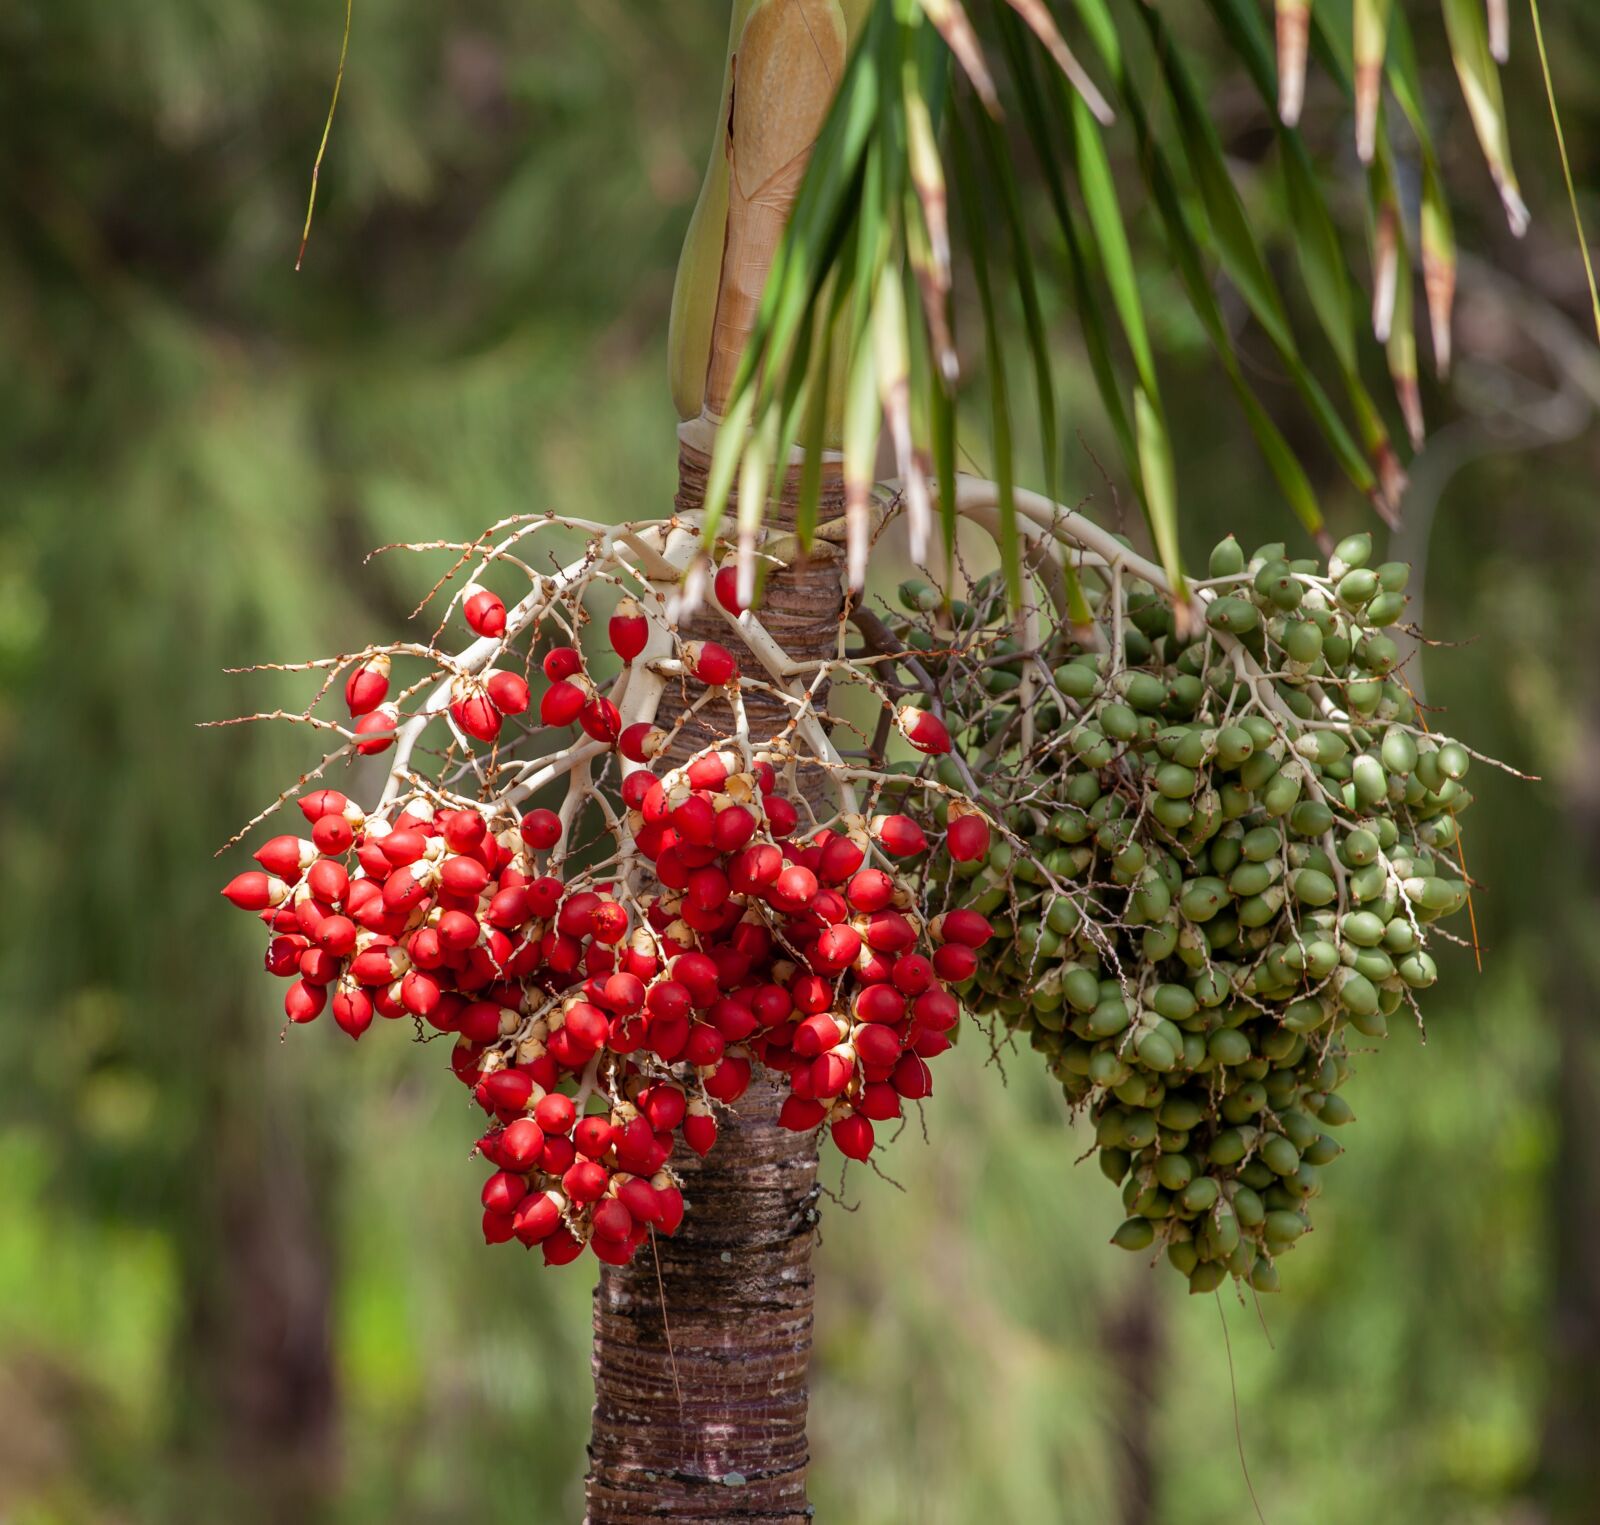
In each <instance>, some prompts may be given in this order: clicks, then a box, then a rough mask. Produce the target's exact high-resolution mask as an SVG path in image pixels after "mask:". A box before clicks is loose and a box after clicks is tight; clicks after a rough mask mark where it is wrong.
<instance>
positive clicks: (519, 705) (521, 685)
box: [483, 668, 532, 715]
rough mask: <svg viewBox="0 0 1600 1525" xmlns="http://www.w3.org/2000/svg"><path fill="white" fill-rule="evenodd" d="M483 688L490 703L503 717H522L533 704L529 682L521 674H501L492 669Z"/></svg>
mask: <svg viewBox="0 0 1600 1525" xmlns="http://www.w3.org/2000/svg"><path fill="white" fill-rule="evenodd" d="M483 686H484V689H485V690H486V692H487V693H488V695H489V702H490V703H491V704H492V705H494V707H495V708H496V709H497V710H499V711H500V713H501V714H502V715H521V714H523V713H524V712H525V711H526V710H527V708H528V705H529V704H530V703H531V702H532V694H531V693H530V692H529V689H528V680H527V679H526V678H524V677H523V676H522V674H521V673H519V672H501V671H500V670H499V669H498V668H491V669H490V670H489V672H487V673H486V674H485V675H484V679H483Z"/></svg>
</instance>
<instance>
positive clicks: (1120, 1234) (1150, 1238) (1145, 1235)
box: [1111, 1218, 1156, 1250]
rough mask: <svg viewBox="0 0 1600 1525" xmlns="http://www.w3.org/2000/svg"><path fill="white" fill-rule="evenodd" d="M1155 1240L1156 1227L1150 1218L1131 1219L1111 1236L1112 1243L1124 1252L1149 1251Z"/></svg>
mask: <svg viewBox="0 0 1600 1525" xmlns="http://www.w3.org/2000/svg"><path fill="white" fill-rule="evenodd" d="M1155 1238H1156V1231H1155V1225H1154V1224H1152V1223H1151V1222H1150V1220H1149V1219H1148V1218H1129V1219H1128V1220H1127V1222H1126V1223H1124V1224H1123V1225H1122V1226H1121V1227H1120V1228H1119V1229H1118V1230H1117V1231H1116V1233H1114V1234H1113V1235H1112V1236H1111V1242H1112V1243H1113V1244H1114V1245H1116V1246H1117V1248H1118V1249H1122V1250H1147V1249H1149V1248H1150V1246H1151V1245H1152V1244H1154V1243H1155Z"/></svg>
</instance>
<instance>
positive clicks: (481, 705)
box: [450, 687, 502, 742]
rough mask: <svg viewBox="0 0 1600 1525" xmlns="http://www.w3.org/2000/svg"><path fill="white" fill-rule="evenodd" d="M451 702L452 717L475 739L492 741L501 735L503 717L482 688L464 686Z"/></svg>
mask: <svg viewBox="0 0 1600 1525" xmlns="http://www.w3.org/2000/svg"><path fill="white" fill-rule="evenodd" d="M457 695H458V696H457V697H456V698H455V699H453V700H452V701H451V704H450V718H451V719H452V720H454V721H455V723H456V725H457V726H458V727H460V729H461V730H463V731H465V732H466V733H467V735H468V736H470V737H472V738H473V740H474V741H485V742H492V741H494V740H495V739H496V738H497V737H498V736H499V735H500V726H501V722H502V717H501V714H500V711H499V710H497V709H496V708H495V707H494V705H493V703H492V702H491V701H490V699H489V696H488V694H486V693H485V692H484V691H483V690H482V689H481V688H467V687H462V688H460V689H458V691H457Z"/></svg>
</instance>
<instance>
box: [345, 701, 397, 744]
mask: <svg viewBox="0 0 1600 1525" xmlns="http://www.w3.org/2000/svg"><path fill="white" fill-rule="evenodd" d="M399 718H400V717H399V712H398V711H397V710H396V709H395V707H394V706H393V705H392V704H384V705H380V706H379V707H378V708H377V709H375V710H373V711H372V713H371V714H368V715H363V716H362V717H361V718H360V719H359V720H358V721H356V725H355V731H356V735H357V736H359V737H360V738H361V740H359V741H358V742H357V743H356V751H358V752H359V753H361V755H362V756H363V757H371V756H374V755H375V754H376V753H378V752H387V751H388V750H389V748H390V747H392V746H393V745H394V728H395V726H396V725H397V724H398V723H399Z"/></svg>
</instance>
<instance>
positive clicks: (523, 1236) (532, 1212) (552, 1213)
mask: <svg viewBox="0 0 1600 1525" xmlns="http://www.w3.org/2000/svg"><path fill="white" fill-rule="evenodd" d="M566 1205H567V1204H566V1201H565V1199H564V1198H563V1197H562V1195H561V1193H560V1192H558V1191H542V1192H540V1193H539V1194H538V1195H537V1196H528V1197H524V1198H523V1199H522V1201H521V1202H520V1203H518V1204H517V1211H516V1217H515V1220H514V1222H515V1232H516V1236H517V1238H518V1239H520V1240H521V1241H522V1243H523V1244H525V1245H528V1246H529V1247H530V1248H531V1247H532V1246H533V1245H536V1244H538V1243H539V1242H540V1241H541V1240H543V1241H545V1242H548V1241H549V1238H550V1236H551V1235H552V1234H553V1233H555V1231H556V1230H557V1229H558V1228H560V1227H561V1210H562V1208H564V1207H565V1206H566ZM568 1237H569V1238H570V1235H569V1236H568ZM572 1242H573V1244H575V1245H577V1243H578V1242H577V1240H575V1239H574V1240H573V1241H572ZM578 1248H579V1249H582V1248H583V1246H582V1245H578Z"/></svg>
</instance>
